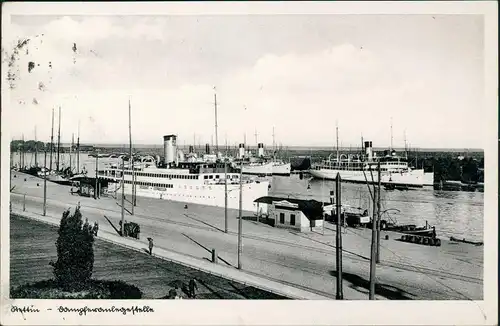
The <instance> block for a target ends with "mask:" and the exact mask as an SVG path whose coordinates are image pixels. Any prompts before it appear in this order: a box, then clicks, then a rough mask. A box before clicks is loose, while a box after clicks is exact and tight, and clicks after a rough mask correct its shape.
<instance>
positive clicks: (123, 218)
mask: <svg viewBox="0 0 500 326" xmlns="http://www.w3.org/2000/svg"><path fill="white" fill-rule="evenodd" d="M124 223H125V160H123V159H122V225H121V226H120V233H121V235H122V236H123V230H124V229H123V227H124Z"/></svg>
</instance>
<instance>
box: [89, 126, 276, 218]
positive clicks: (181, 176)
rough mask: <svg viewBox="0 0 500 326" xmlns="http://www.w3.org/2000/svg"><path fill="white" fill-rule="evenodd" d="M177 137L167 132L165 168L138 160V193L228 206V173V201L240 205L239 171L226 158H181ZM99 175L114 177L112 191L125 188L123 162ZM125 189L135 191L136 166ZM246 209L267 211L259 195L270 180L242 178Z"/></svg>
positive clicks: (265, 192)
mask: <svg viewBox="0 0 500 326" xmlns="http://www.w3.org/2000/svg"><path fill="white" fill-rule="evenodd" d="M176 139H177V137H176V136H175V135H166V136H164V157H165V165H166V167H165V168H158V167H156V166H151V165H150V166H147V165H145V164H134V184H135V188H136V195H137V196H143V197H151V198H157V199H163V200H172V201H178V202H185V203H195V204H201V205H210V206H217V207H224V206H225V189H226V179H225V176H227V198H228V199H227V205H228V208H231V209H239V195H240V190H239V189H240V184H239V183H240V182H239V174H238V173H236V172H235V171H234V170H233V169H232V168H231V166H230V165H229V164H227V173H225V167H224V165H225V164H224V163H223V162H197V161H194V162H187V161H183V160H179V158H182V157H183V155H182V153H180V152H178V151H177V145H176ZM98 174H99V177H100V178H103V179H107V180H109V181H113V184H114V186H113V185H111V186H110V187H109V188H108V191H110V192H113V191H118V192H121V189H120V187H121V186H122V185H121V181H122V169H121V167H120V166H117V167H113V168H108V169H105V170H102V171H99V172H98ZM124 179H125V180H124V191H125V194H129V195H130V194H132V181H133V180H132V170H131V169H129V168H127V169H124ZM242 191H243V196H242V209H243V210H244V211H250V212H254V213H258V212H260V213H266V212H267V206H266V205H265V204H257V203H254V201H255V200H256V199H257V198H260V197H264V196H267V195H268V191H269V182H268V181H259V180H253V179H248V178H243V180H242Z"/></svg>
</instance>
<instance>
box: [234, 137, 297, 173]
mask: <svg viewBox="0 0 500 326" xmlns="http://www.w3.org/2000/svg"><path fill="white" fill-rule="evenodd" d="M240 163H243V170H242V173H243V174H250V175H259V176H273V175H279V176H290V171H291V165H290V163H286V162H283V161H282V160H279V159H276V158H274V157H267V156H265V154H264V144H263V143H259V144H258V145H257V157H253V156H252V154H251V153H250V152H247V151H246V150H245V144H240V145H239V152H238V159H237V160H235V161H234V162H233V167H235V168H236V169H239V165H240Z"/></svg>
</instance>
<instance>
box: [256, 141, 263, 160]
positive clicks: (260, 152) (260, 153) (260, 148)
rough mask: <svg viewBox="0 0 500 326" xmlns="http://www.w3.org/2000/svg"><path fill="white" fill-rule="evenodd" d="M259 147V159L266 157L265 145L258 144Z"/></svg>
mask: <svg viewBox="0 0 500 326" xmlns="http://www.w3.org/2000/svg"><path fill="white" fill-rule="evenodd" d="M257 147H258V151H257V156H259V157H262V156H264V144H263V143H258V144H257Z"/></svg>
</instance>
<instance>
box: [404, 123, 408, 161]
mask: <svg viewBox="0 0 500 326" xmlns="http://www.w3.org/2000/svg"><path fill="white" fill-rule="evenodd" d="M405 158H406V160H408V150H407V148H406V130H405Z"/></svg>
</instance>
